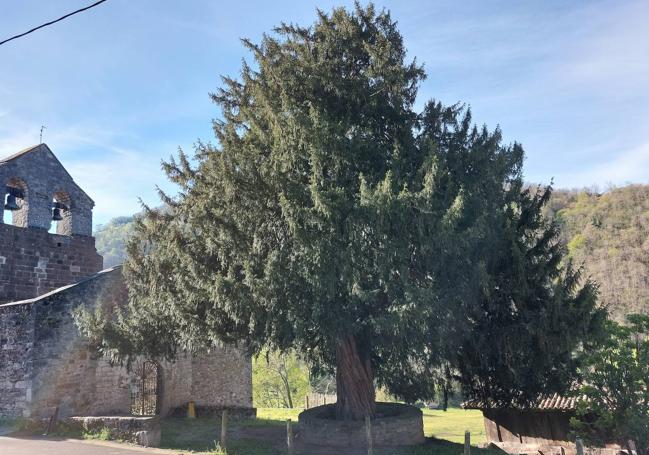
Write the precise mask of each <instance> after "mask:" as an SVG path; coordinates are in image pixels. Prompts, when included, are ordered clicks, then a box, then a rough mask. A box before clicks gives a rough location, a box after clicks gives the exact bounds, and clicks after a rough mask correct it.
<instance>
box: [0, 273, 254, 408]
mask: <svg viewBox="0 0 649 455" xmlns="http://www.w3.org/2000/svg"><path fill="white" fill-rule="evenodd" d="M126 298H127V295H126V288H125V285H124V282H123V279H122V276H121V268H119V267H116V268H113V269H107V270H105V271H102V272H100V273H98V274H96V275H93V276H92V277H89V278H87V279H85V280H82V281H81V282H79V283H77V284H75V285H72V286H68V287H64V288H62V289H59V290H57V291H54V292H52V293H49V294H46V295H43V296H41V297H38V298H35V299H31V300H25V301H22V302H17V303H9V304H5V305H0V330H1V332H0V361H1V362H0V416H2V415H10V416H25V417H32V418H42V417H45V418H46V417H50V416H51V415H53V414H54V412H55V409H56V408H57V407H58V408H59V415H60V416H61V417H67V416H73V415H85V416H100V415H124V414H128V413H129V412H130V399H131V393H130V392H131V387H132V386H133V385H134V383H135V376H134V375H133V374H131V373H129V372H128V371H127V370H126V369H125V368H121V367H116V366H111V365H109V364H108V363H107V361H106V360H104V359H101V358H98V357H97V355H96V354H95V353H94V352H93V351H92V350H91V349H90V348H89V346H87V344H86V343H85V342H84V340H83V339H81V338H80V337H79V334H78V331H77V327H76V325H75V324H74V320H73V316H72V313H73V310H74V309H75V308H77V307H78V306H80V305H86V306H87V307H90V308H92V307H93V306H94V305H97V304H101V305H102V306H103V305H107V306H113V305H123V304H124V302H125V301H126ZM159 367H160V368H159V370H160V381H159V387H160V392H159V400H160V401H159V407H160V410H161V413H162V414H163V415H166V414H167V413H169V412H171V411H173V410H175V409H178V408H182V407H184V406H186V405H187V403H188V402H189V401H190V400H193V401H195V402H196V404H197V408H198V409H203V410H214V409H223V408H224V407H227V408H245V409H252V365H251V359H250V357H249V356H247V355H245V354H244V353H243V352H241V351H240V350H238V349H236V348H234V347H223V348H216V349H214V350H213V351H212V352H210V353H206V354H201V355H200V356H195V357H191V356H187V355H185V356H182V357H180V358H179V359H178V360H177V361H175V362H173V363H170V362H160V364H159ZM134 371H138V369H137V367H136V368H135V369H134Z"/></svg>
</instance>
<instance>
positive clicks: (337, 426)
mask: <svg viewBox="0 0 649 455" xmlns="http://www.w3.org/2000/svg"><path fill="white" fill-rule="evenodd" d="M335 416H336V405H335V404H327V405H324V406H318V407H316V408H311V409H307V410H306V411H304V412H302V413H300V416H299V417H298V420H299V422H300V441H301V443H305V444H316V445H321V446H331V447H367V435H366V430H365V422H364V421H362V420H336V419H335ZM424 441H425V439H424V420H423V416H422V412H421V410H419V409H417V408H415V407H414V406H408V405H405V404H399V403H376V417H374V418H373V419H372V442H373V445H374V446H375V447H378V446H402V445H415V444H422V443H423V442H424Z"/></svg>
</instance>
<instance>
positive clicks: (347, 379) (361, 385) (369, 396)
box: [336, 336, 376, 420]
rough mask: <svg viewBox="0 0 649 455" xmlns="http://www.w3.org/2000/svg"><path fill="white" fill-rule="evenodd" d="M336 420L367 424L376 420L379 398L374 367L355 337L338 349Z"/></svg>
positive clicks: (343, 340) (351, 337) (340, 341)
mask: <svg viewBox="0 0 649 455" xmlns="http://www.w3.org/2000/svg"><path fill="white" fill-rule="evenodd" d="M336 394H337V398H338V401H337V403H336V418H337V419H341V420H363V419H364V418H365V417H367V416H369V417H374V414H375V412H376V396H375V393H374V377H373V375H372V365H371V363H370V358H369V355H368V354H367V353H362V352H360V351H359V348H358V343H357V342H356V339H355V338H354V337H353V336H349V337H347V338H344V339H342V340H339V341H338V344H337V345H336Z"/></svg>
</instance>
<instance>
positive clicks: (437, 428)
mask: <svg viewBox="0 0 649 455" xmlns="http://www.w3.org/2000/svg"><path fill="white" fill-rule="evenodd" d="M423 411H424V434H425V435H426V436H432V437H435V438H437V439H443V440H446V441H450V442H459V443H462V444H464V432H465V431H467V430H468V431H470V432H471V444H473V445H476V444H482V443H484V442H486V440H487V439H486V436H485V430H484V423H483V420H482V412H481V411H477V410H464V409H460V408H449V409H448V410H447V411H438V410H431V409H424V410H423Z"/></svg>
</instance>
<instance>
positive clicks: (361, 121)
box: [98, 5, 601, 419]
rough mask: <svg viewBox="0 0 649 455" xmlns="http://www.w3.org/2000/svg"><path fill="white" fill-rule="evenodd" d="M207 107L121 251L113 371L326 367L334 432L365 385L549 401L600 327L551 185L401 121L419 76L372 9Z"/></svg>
mask: <svg viewBox="0 0 649 455" xmlns="http://www.w3.org/2000/svg"><path fill="white" fill-rule="evenodd" d="M244 43H245V45H246V47H247V48H248V49H249V50H250V51H251V53H252V55H253V57H254V64H253V65H248V64H247V63H243V65H242V69H241V75H240V78H239V79H233V78H229V77H225V78H223V85H222V87H221V88H220V89H219V90H218V91H217V92H216V93H215V94H213V95H212V99H213V101H214V102H215V103H216V104H217V105H218V106H219V108H220V110H221V116H220V118H219V119H218V120H216V121H214V132H215V135H216V144H209V143H199V144H198V145H197V146H196V150H195V155H194V162H193V163H192V161H191V160H190V159H189V158H188V157H187V155H185V153H183V152H180V153H179V155H178V156H177V157H176V158H172V159H170V160H169V161H168V162H166V163H165V164H164V168H165V171H166V173H167V175H168V177H169V179H170V180H171V181H172V182H174V183H175V184H177V185H178V187H179V189H180V193H179V195H178V196H176V197H169V196H167V195H164V194H161V196H162V200H163V202H164V203H165V204H166V205H167V206H168V207H169V209H168V210H166V211H164V212H161V211H159V210H153V209H147V210H146V211H145V215H144V216H143V217H142V218H140V219H139V220H138V221H137V223H136V228H135V234H134V236H133V238H132V240H131V241H130V243H129V247H128V254H129V257H128V260H127V262H126V264H125V276H126V279H127V283H128V286H129V292H130V302H129V305H128V307H127V308H125V309H124V310H123V311H122V312H121V313H119V315H118V317H116V318H114V319H111V320H107V321H104V323H103V324H101V325H100V331H101V336H99V337H98V338H99V339H101V349H102V350H103V352H104V353H105V354H108V355H111V356H113V358H115V359H118V360H119V359H128V358H129V356H132V355H135V354H141V353H143V354H146V355H149V356H154V357H167V358H171V357H173V356H174V355H175V353H176V350H177V349H178V348H182V349H190V350H192V349H199V348H201V347H202V346H210V345H211V344H214V343H222V342H233V343H240V344H241V345H244V346H246V347H247V348H248V349H249V351H250V352H251V353H259V352H261V351H262V350H264V349H271V350H278V351H280V352H282V351H287V350H289V349H291V348H294V349H296V350H297V351H298V352H299V353H300V354H301V356H303V358H304V359H305V360H306V361H307V362H308V363H309V365H311V367H312V368H313V369H314V371H316V372H317V371H325V372H334V371H335V373H336V382H337V393H338V404H337V410H338V416H339V417H341V418H353V419H358V418H362V417H363V416H365V415H373V413H374V401H375V395H374V387H375V385H379V386H381V387H384V388H385V389H386V390H387V391H388V392H390V393H391V394H393V395H395V396H397V397H400V398H403V399H405V400H415V399H427V398H432V397H433V395H434V393H435V387H436V386H437V385H440V384H442V385H443V384H448V381H449V380H451V379H453V378H457V379H459V380H460V382H461V383H462V385H463V388H464V389H465V391H467V392H469V393H471V394H472V395H477V396H483V397H487V396H488V397H491V396H494V397H495V398H496V399H497V400H499V401H525V400H529V399H533V398H536V397H535V396H532V395H536V393H537V392H539V391H543V390H547V389H548V388H559V387H561V385H562V384H563V382H564V379H565V377H566V376H567V375H570V373H571V371H573V370H574V365H573V364H572V363H571V360H570V358H571V352H572V351H573V349H574V348H575V347H576V346H577V345H578V343H579V342H580V340H581V339H583V338H585V337H588V336H590V334H591V333H593V331H594V330H595V329H596V327H597V321H599V320H600V319H601V313H600V312H599V311H597V310H596V309H595V293H596V292H595V288H594V286H593V285H592V284H591V283H590V282H588V281H587V280H582V281H580V280H579V274H578V273H576V272H574V271H573V270H572V269H570V268H569V267H568V268H562V267H561V261H562V258H563V251H562V248H561V246H560V244H559V243H558V235H557V230H556V227H555V226H554V225H553V224H551V223H549V222H547V221H546V220H545V219H544V218H543V217H542V215H541V210H542V208H543V206H544V204H545V203H546V202H547V200H548V197H549V195H550V190H549V188H548V189H539V190H537V191H526V190H524V189H523V181H522V165H523V157H524V153H523V149H522V147H521V146H520V145H519V144H517V143H514V144H510V145H504V144H503V143H502V138H501V133H500V130H499V129H496V130H494V131H490V130H488V129H487V128H486V127H481V128H478V127H476V126H475V125H473V123H472V119H471V113H470V111H469V109H466V108H465V107H463V106H462V105H453V106H444V105H442V104H441V103H440V102H437V101H434V100H432V101H429V102H427V103H426V104H425V106H424V108H423V110H422V112H416V111H415V110H414V107H413V105H414V103H415V98H416V95H417V88H418V84H419V83H420V81H421V80H422V79H423V78H424V77H425V73H424V70H423V68H422V67H421V66H419V65H418V64H417V63H416V62H415V61H412V62H406V50H405V48H404V45H403V40H402V37H401V35H400V34H399V32H398V30H397V27H396V23H395V22H394V21H393V20H392V19H391V17H390V14H389V13H387V12H385V11H383V12H377V11H375V9H374V7H373V6H372V5H369V6H367V7H361V6H359V5H357V6H356V8H355V9H354V10H353V11H351V12H350V11H347V10H345V9H343V8H339V9H334V10H333V11H332V12H331V13H330V14H326V13H323V12H318V20H317V21H316V22H315V23H314V24H313V25H312V26H311V27H300V26H297V25H287V24H282V25H281V26H279V27H277V28H276V29H275V30H274V33H273V34H272V35H266V36H264V38H263V40H262V42H261V43H260V44H254V43H252V42H250V41H244Z"/></svg>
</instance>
